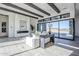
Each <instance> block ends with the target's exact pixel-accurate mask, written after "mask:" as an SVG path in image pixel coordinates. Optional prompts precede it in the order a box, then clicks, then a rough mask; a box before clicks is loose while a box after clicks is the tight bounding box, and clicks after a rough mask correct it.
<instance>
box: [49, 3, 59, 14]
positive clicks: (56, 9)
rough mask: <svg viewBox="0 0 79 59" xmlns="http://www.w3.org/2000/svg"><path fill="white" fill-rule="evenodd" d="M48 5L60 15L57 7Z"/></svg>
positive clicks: (52, 4)
mask: <svg viewBox="0 0 79 59" xmlns="http://www.w3.org/2000/svg"><path fill="white" fill-rule="evenodd" d="M48 5H49V6H50V7H51V8H52V9H54V10H55V11H56V12H57V13H60V10H59V9H58V8H57V6H56V5H55V4H54V3H48Z"/></svg>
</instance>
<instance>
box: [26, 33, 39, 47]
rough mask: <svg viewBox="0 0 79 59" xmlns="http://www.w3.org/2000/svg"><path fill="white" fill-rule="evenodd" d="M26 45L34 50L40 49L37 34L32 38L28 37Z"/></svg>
mask: <svg viewBox="0 0 79 59" xmlns="http://www.w3.org/2000/svg"><path fill="white" fill-rule="evenodd" d="M26 44H27V45H29V46H30V47H32V48H37V47H39V37H38V36H36V35H35V34H32V37H30V36H29V37H26Z"/></svg>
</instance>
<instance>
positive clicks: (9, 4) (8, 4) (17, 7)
mask: <svg viewBox="0 0 79 59" xmlns="http://www.w3.org/2000/svg"><path fill="white" fill-rule="evenodd" d="M2 4H4V5H7V6H10V7H13V8H16V9H18V10H22V11H25V12H27V13H30V14H33V15H36V16H38V17H43V16H41V15H39V14H37V13H34V12H31V11H29V10H26V9H24V8H21V7H19V6H16V5H14V4H11V3H2Z"/></svg>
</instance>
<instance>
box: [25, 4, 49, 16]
mask: <svg viewBox="0 0 79 59" xmlns="http://www.w3.org/2000/svg"><path fill="white" fill-rule="evenodd" d="M24 4H26V5H28V6H30V7H32V8H34V9H36V10H38V11H40V12H42V13H44V14H46V15H48V16H50V13H48V12H46V11H44V10H42V9H41V8H39V7H38V6H36V5H34V4H32V3H24Z"/></svg>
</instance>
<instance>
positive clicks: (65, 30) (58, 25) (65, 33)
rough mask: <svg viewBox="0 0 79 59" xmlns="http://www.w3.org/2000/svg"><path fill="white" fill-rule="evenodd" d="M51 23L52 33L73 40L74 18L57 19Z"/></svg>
mask: <svg viewBox="0 0 79 59" xmlns="http://www.w3.org/2000/svg"><path fill="white" fill-rule="evenodd" d="M50 24H51V27H50V30H51V33H53V34H54V35H55V37H59V38H64V39H70V40H73V29H74V28H73V20H70V19H69V20H68V19H67V20H61V21H55V22H51V23H50Z"/></svg>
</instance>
